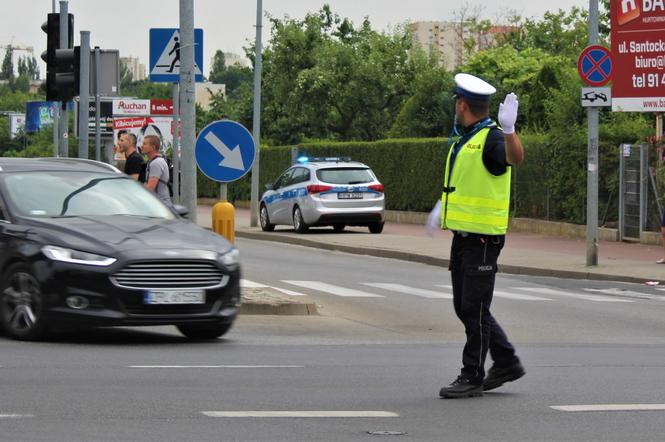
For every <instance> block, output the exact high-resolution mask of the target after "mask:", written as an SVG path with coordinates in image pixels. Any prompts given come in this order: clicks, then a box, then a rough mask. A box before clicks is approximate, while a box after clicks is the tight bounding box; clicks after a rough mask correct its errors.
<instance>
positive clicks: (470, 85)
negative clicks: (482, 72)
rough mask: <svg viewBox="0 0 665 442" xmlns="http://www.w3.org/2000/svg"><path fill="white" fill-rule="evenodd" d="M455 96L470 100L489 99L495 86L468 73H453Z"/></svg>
mask: <svg viewBox="0 0 665 442" xmlns="http://www.w3.org/2000/svg"><path fill="white" fill-rule="evenodd" d="M455 85H456V86H457V87H456V88H455V96H456V97H466V98H468V99H470V100H478V101H489V99H490V96H491V95H492V94H493V93H495V92H496V88H495V87H494V86H492V85H491V84H489V83H488V82H486V81H485V80H483V79H481V78H478V77H475V76H473V75H470V74H457V75H455Z"/></svg>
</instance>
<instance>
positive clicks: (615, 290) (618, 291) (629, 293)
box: [583, 287, 661, 299]
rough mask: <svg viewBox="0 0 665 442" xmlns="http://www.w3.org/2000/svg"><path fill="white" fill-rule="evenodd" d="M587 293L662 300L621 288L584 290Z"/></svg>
mask: <svg viewBox="0 0 665 442" xmlns="http://www.w3.org/2000/svg"><path fill="white" fill-rule="evenodd" d="M583 290H584V291H585V292H591V293H604V294H606V295H617V296H629V297H632V298H640V299H653V298H656V297H657V298H661V296H657V295H656V296H654V295H650V294H648V293H642V292H635V291H632V290H624V289H619V288H616V287H614V288H609V289H583Z"/></svg>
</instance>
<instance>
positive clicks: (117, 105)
mask: <svg viewBox="0 0 665 442" xmlns="http://www.w3.org/2000/svg"><path fill="white" fill-rule="evenodd" d="M113 115H150V100H131V99H130V100H126V99H119V100H113Z"/></svg>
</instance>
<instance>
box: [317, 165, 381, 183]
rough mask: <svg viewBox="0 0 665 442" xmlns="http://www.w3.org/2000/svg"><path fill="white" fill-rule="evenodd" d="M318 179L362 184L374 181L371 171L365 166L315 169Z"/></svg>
mask: <svg viewBox="0 0 665 442" xmlns="http://www.w3.org/2000/svg"><path fill="white" fill-rule="evenodd" d="M316 177H317V178H318V179H319V181H322V182H324V183H330V184H363V183H369V182H372V181H374V176H373V175H372V172H371V171H370V170H369V169H367V168H361V167H357V168H347V167H345V168H329V169H319V170H317V171H316Z"/></svg>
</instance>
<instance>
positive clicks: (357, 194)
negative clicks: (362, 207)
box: [337, 192, 363, 200]
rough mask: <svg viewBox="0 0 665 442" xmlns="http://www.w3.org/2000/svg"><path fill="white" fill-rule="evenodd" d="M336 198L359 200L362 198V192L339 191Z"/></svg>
mask: <svg viewBox="0 0 665 442" xmlns="http://www.w3.org/2000/svg"><path fill="white" fill-rule="evenodd" d="M337 199H340V200H361V199H363V193H362V192H340V193H338V194H337Z"/></svg>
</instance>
